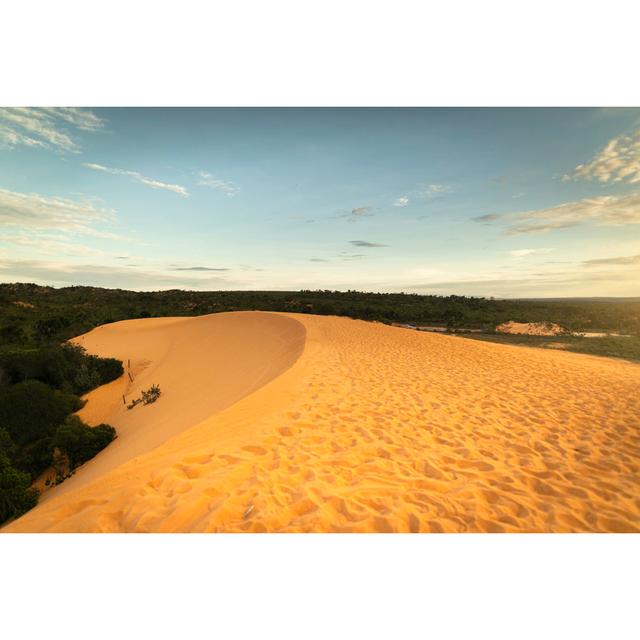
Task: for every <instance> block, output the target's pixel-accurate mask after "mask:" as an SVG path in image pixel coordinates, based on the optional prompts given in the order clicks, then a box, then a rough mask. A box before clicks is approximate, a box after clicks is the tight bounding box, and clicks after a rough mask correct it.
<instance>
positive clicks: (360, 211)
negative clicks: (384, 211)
mask: <svg viewBox="0 0 640 640" xmlns="http://www.w3.org/2000/svg"><path fill="white" fill-rule="evenodd" d="M372 209H373V207H372V206H370V205H367V206H366V207H355V208H354V209H351V215H354V216H366V215H368V214H369V212H370V211H371V210H372Z"/></svg>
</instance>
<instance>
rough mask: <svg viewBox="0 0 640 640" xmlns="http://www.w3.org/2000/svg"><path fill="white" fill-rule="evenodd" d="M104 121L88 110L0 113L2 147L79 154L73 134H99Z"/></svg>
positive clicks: (13, 109) (19, 109) (9, 110)
mask: <svg viewBox="0 0 640 640" xmlns="http://www.w3.org/2000/svg"><path fill="white" fill-rule="evenodd" d="M104 126H105V121H104V120H103V119H102V118H99V117H98V116H96V115H95V114H94V113H93V112H92V111H89V110H86V109H75V108H71V107H55V108H53V107H50V108H42V109H39V108H26V107H24V108H23V107H10V108H4V109H0V145H2V146H6V147H9V148H13V147H17V146H20V145H22V146H27V147H42V148H47V149H54V150H56V151H62V152H72V153H79V152H80V146H79V144H78V142H77V140H76V139H75V137H74V133H75V132H71V131H69V129H70V128H71V129H72V130H74V129H75V130H81V131H85V132H94V131H98V130H100V129H102V128H104Z"/></svg>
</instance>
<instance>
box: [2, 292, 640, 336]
mask: <svg viewBox="0 0 640 640" xmlns="http://www.w3.org/2000/svg"><path fill="white" fill-rule="evenodd" d="M245 310H259V311H289V312H296V313H316V314H320V315H338V316H348V317H351V318H358V319H361V320H377V321H379V322H387V323H391V322H399V323H411V324H424V325H429V324H433V325H442V326H446V327H451V328H456V327H466V328H475V329H482V330H483V331H486V332H490V331H493V329H494V328H495V327H496V325H498V324H501V323H502V322H507V321H509V320H514V321H516V322H555V323H557V324H560V325H562V326H563V327H565V328H566V329H568V330H569V331H592V332H597V331H603V332H615V333H622V334H632V335H637V336H640V298H635V299H632V298H629V299H610V300H609V299H565V300H492V299H487V298H468V297H465V296H427V295H418V294H409V293H366V292H358V291H307V290H303V291H295V292H293V291H180V290H171V291H155V292H135V291H125V290H122V289H99V288H95V287H65V288H62V289H54V288H52V287H41V286H38V285H35V284H2V285H0V341H1V342H2V344H6V345H11V344H17V345H20V347H21V348H24V347H25V346H33V347H35V346H38V345H41V344H42V343H43V342H51V341H52V340H55V341H57V342H58V343H60V342H62V341H64V340H68V339H69V338H71V337H73V336H77V335H80V334H82V333H85V332H87V331H89V330H90V329H93V328H94V327H96V326H98V325H101V324H105V323H108V322H115V321H118V320H127V319H132V318H149V317H163V316H197V315H202V314H206V313H216V312H220V311H245Z"/></svg>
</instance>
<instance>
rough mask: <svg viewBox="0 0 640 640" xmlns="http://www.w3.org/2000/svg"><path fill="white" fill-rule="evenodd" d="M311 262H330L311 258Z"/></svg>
mask: <svg viewBox="0 0 640 640" xmlns="http://www.w3.org/2000/svg"><path fill="white" fill-rule="evenodd" d="M309 262H329V260H326V259H325V258H309Z"/></svg>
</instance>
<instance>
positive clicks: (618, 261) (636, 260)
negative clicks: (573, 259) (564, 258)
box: [582, 254, 640, 267]
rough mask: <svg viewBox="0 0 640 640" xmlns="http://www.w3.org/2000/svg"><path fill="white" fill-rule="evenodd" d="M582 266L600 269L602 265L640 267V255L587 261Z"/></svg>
mask: <svg viewBox="0 0 640 640" xmlns="http://www.w3.org/2000/svg"><path fill="white" fill-rule="evenodd" d="M582 264H584V265H585V266H587V267H599V266H602V265H605V266H609V265H620V266H629V265H636V264H637V265H640V254H638V255H635V256H619V257H617V258H596V259H594V260H585V261H584V262H583V263H582Z"/></svg>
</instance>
